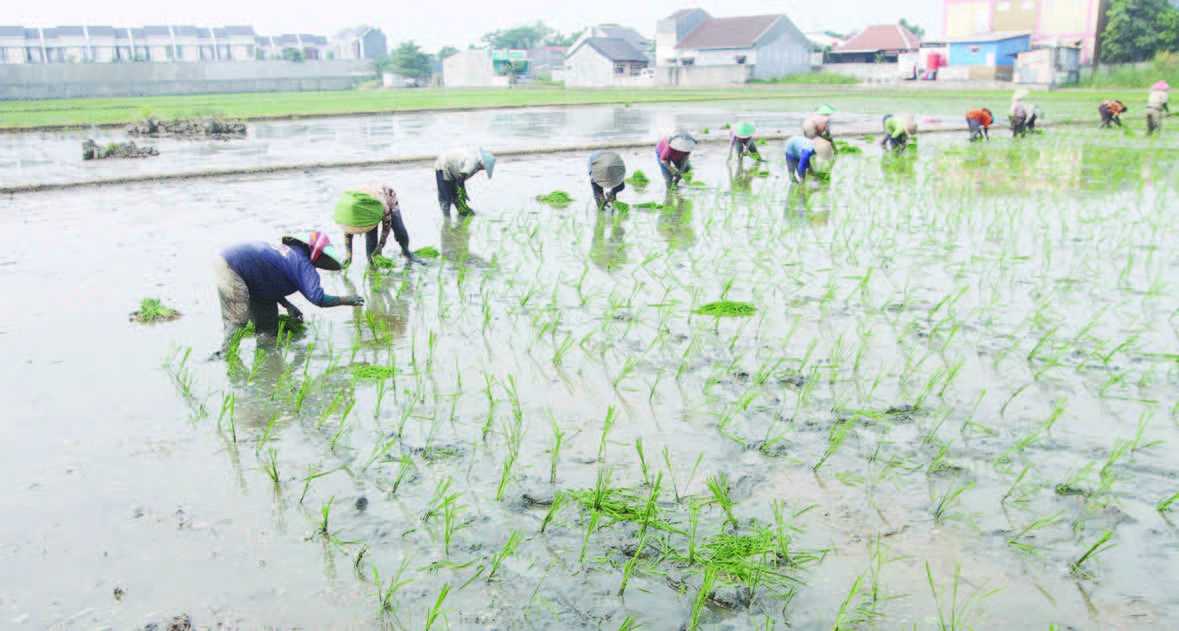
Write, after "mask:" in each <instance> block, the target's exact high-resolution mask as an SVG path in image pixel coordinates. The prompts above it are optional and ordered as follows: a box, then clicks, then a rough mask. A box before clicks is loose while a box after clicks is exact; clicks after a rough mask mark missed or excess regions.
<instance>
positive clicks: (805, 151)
mask: <svg viewBox="0 0 1179 631" xmlns="http://www.w3.org/2000/svg"><path fill="white" fill-rule="evenodd" d="M814 155H815V143H813V142H811V141H810V139H809V138H805V137H803V136H793V137H791V138H790V140H787V141H786V159H787V160H794V161H796V162H798V168H797V169H796V171H797V172H798V176H799V177H802V176H804V175H806V170H807V169H808V168H809V167H810V165H811V158H812V157H814Z"/></svg>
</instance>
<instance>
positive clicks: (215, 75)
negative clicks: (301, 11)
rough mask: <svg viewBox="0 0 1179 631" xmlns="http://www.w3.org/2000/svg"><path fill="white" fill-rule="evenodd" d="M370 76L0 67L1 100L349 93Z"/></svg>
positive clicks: (254, 66) (283, 65)
mask: <svg viewBox="0 0 1179 631" xmlns="http://www.w3.org/2000/svg"><path fill="white" fill-rule="evenodd" d="M375 76H376V70H375V69H374V68H373V66H372V64H371V63H369V62H358V61H316V62H305V63H289V62H281V61H267V62H255V63H239V62H233V61H221V62H200V63H127V64H118V63H116V64H19V65H16V64H14V65H0V100H13V99H52V98H77V97H108V96H157V95H164V94H205V93H213V92H283V91H302V90H349V89H352V88H354V87H356V85H357V84H358V83H360V82H362V81H365V80H368V79H371V78H373V77H375Z"/></svg>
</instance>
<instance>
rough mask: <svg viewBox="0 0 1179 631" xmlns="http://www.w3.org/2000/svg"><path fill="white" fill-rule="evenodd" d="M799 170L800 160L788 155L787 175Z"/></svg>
mask: <svg viewBox="0 0 1179 631" xmlns="http://www.w3.org/2000/svg"><path fill="white" fill-rule="evenodd" d="M796 171H798V160H796V159H794V158H791V157H790V156H786V175H787V176H793V175H794V173H795V172H796Z"/></svg>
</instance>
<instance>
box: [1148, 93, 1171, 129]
mask: <svg viewBox="0 0 1179 631" xmlns="http://www.w3.org/2000/svg"><path fill="white" fill-rule="evenodd" d="M1170 90H1171V86H1170V85H1169V84H1168V83H1167V82H1166V81H1159V82H1158V83H1156V84H1154V85H1152V86H1151V87H1150V96H1148V97H1147V98H1146V135H1147V136H1149V135H1151V134H1153V133H1154V132H1156V131H1162V129H1163V117H1164V116H1165V115H1167V114H1170V113H1171V108H1169V107H1167V93H1168V92H1170Z"/></svg>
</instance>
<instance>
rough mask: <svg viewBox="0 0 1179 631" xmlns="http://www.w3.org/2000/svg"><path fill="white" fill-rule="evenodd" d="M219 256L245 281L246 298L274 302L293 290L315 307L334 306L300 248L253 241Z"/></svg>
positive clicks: (229, 249)
mask: <svg viewBox="0 0 1179 631" xmlns="http://www.w3.org/2000/svg"><path fill="white" fill-rule="evenodd" d="M221 256H223V257H224V258H225V262H226V263H228V264H229V268H230V269H232V270H233V271H235V272H237V274H238V276H241V277H242V280H244V281H246V287H248V288H249V289H250V298H253V299H263V300H273V301H275V302H278V301H279V300H281V299H283V298H286V297H287V296H289V295H291V294H293V293H295V292H296V291H297V292H299V293H301V294H303V297H304V298H306V299H307V301H308V302H310V303H311V304H313V305H316V306H318V307H327V306H331V305H332V304H335V297H334V296H328V295H327V294H325V293H324V292H323V287H321V286H320V284H319V272H318V271H316V269H315V266H314V265H313V264H312V263H311V260H310V259H309V258H307V253H306V252H305V251H304V250H302V249H301V248H292V247H289V246H286V245H274V244H270V243H265V242H262V241H256V242H253V243H241V244H238V245H235V246H231V247H229V248H226V249H225V250H224V251H222V252H221Z"/></svg>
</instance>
